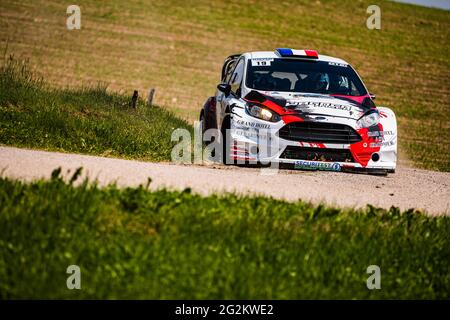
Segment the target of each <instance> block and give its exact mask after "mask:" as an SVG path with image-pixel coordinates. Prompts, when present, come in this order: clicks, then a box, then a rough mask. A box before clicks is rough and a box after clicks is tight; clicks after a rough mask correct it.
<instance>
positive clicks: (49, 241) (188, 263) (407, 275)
mask: <svg viewBox="0 0 450 320" xmlns="http://www.w3.org/2000/svg"><path fill="white" fill-rule="evenodd" d="M52 176H53V178H52V179H51V180H46V181H36V182H33V183H29V184H27V183H23V182H20V181H16V180H10V179H8V178H3V177H2V178H0V203H2V205H1V206H0V298H1V299H17V298H32V299H36V298H40V299H42V298H44V299H53V298H63V299H66V298H74V299H81V298H87V299H94V298H95V299H105V298H108V299H111V298H112V299H354V298H357V299H394V298H395V299H449V298H450V295H449V294H450V273H449V264H448V263H449V257H450V243H449V242H450V241H449V237H448V234H449V232H450V219H449V218H448V217H444V216H442V217H429V216H426V215H424V214H423V213H420V212H414V211H413V210H409V211H406V212H400V211H399V210H398V209H396V208H391V209H390V210H383V209H377V208H373V207H368V208H367V209H365V210H357V211H355V210H341V209H337V208H332V207H326V206H322V205H319V206H312V205H310V204H307V203H305V202H296V203H287V202H283V201H278V200H274V199H271V198H265V197H242V196H236V195H232V194H225V195H221V196H217V195H214V196H208V197H201V196H198V195H195V194H192V193H191V192H190V190H189V189H187V190H185V191H183V192H172V191H167V190H159V191H149V190H147V189H146V187H144V186H140V187H138V188H126V189H119V188H117V187H115V186H114V185H110V186H108V187H105V188H99V187H98V186H97V185H96V184H94V183H89V182H87V181H86V180H85V181H84V182H82V181H79V182H76V183H73V182H70V183H69V182H64V181H63V180H62V179H61V178H60V176H59V173H58V171H55V172H54V174H52ZM72 180H76V177H75V179H72ZM73 264H74V265H78V266H79V267H80V268H81V290H68V289H67V287H66V279H67V277H69V274H67V273H66V269H67V267H68V266H69V265H73ZM370 265H378V266H379V267H380V268H381V289H380V290H368V289H367V287H366V281H367V278H368V277H369V276H370V274H368V273H367V267H368V266H370Z"/></svg>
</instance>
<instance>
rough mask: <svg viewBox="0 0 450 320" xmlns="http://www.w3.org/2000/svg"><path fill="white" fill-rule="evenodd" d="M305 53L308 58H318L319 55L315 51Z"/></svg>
mask: <svg viewBox="0 0 450 320" xmlns="http://www.w3.org/2000/svg"><path fill="white" fill-rule="evenodd" d="M305 53H306V55H307V56H308V57H315V58H319V54H318V53H317V51H316V50H305Z"/></svg>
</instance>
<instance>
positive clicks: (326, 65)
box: [246, 58, 367, 96]
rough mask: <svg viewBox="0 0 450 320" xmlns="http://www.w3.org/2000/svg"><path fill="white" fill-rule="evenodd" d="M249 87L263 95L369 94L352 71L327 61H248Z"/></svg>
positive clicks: (347, 67)
mask: <svg viewBox="0 0 450 320" xmlns="http://www.w3.org/2000/svg"><path fill="white" fill-rule="evenodd" d="M261 61H263V62H262V63H261ZM246 85H247V87H248V88H251V89H255V90H261V91H285V92H299V93H319V94H339V95H348V96H362V95H365V94H367V92H366V89H365V88H364V85H363V84H362V82H361V80H360V79H359V77H358V75H357V74H356V72H355V71H354V70H353V69H352V67H350V66H349V65H345V64H338V63H332V62H325V61H307V60H296V59H279V58H278V59H265V60H257V59H255V60H249V63H248V69H247V79H246Z"/></svg>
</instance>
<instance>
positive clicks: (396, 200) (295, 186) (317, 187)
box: [0, 147, 450, 215]
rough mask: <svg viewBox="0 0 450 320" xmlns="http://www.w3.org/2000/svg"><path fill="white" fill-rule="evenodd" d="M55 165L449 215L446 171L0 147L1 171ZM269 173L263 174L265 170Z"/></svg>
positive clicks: (125, 180)
mask: <svg viewBox="0 0 450 320" xmlns="http://www.w3.org/2000/svg"><path fill="white" fill-rule="evenodd" d="M57 167H61V168H62V169H63V172H67V170H70V172H72V173H73V172H74V171H75V170H76V169H77V168H78V167H83V169H84V170H83V172H84V176H89V177H90V178H93V179H98V182H99V183H100V184H101V185H106V184H109V183H112V182H116V183H117V184H118V185H119V186H137V185H139V184H146V183H147V179H148V178H149V177H150V178H151V179H152V183H151V188H152V189H158V188H162V187H167V188H168V189H173V190H182V189H184V188H187V187H190V188H191V189H192V190H193V191H194V192H196V193H199V194H202V195H207V194H211V193H218V194H222V193H224V192H226V191H228V192H235V193H238V194H253V195H256V194H257V195H266V196H272V197H274V198H278V199H284V200H288V201H295V200H298V199H302V200H305V201H309V202H312V203H326V204H329V205H336V206H339V207H364V206H366V205H367V204H372V205H374V206H378V207H383V208H389V207H391V206H396V207H400V208H401V209H402V210H404V209H409V208H416V209H422V210H425V211H427V212H428V213H429V214H432V215H443V214H444V215H450V173H444V172H434V171H427V170H420V169H414V168H407V167H398V168H397V172H396V173H395V174H390V175H388V176H387V177H379V176H371V175H365V174H351V173H339V172H337V173H335V172H308V171H294V170H280V171H278V173H276V174H270V173H274V172H273V170H272V171H268V170H267V169H266V170H265V171H261V169H254V168H238V167H232V166H221V165H206V166H205V165H176V164H170V163H149V162H141V161H131V160H123V159H113V158H102V157H94V156H86V155H78V154H66V153H56V152H45V151H36V150H27V149H18V148H11V147H0V170H3V173H2V175H3V176H6V177H11V178H17V179H21V180H24V181H31V180H34V179H38V178H49V177H50V174H51V172H52V171H53V170H54V169H55V168H57ZM268 173H269V174H268Z"/></svg>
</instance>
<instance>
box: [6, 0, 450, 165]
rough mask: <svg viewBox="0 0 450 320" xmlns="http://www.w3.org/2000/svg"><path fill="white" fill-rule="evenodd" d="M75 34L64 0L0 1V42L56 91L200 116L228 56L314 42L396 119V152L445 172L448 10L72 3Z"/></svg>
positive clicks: (449, 136) (159, 0)
mask: <svg viewBox="0 0 450 320" xmlns="http://www.w3.org/2000/svg"><path fill="white" fill-rule="evenodd" d="M77 4H78V5H79V6H80V7H81V13H82V18H81V19H82V20H81V23H82V28H81V30H73V31H69V30H67V28H66V18H67V14H66V8H67V5H68V4H67V3H66V2H63V1H44V0H22V1H17V0H4V1H1V2H0V49H2V50H3V49H6V47H7V50H8V53H14V54H16V55H17V56H18V57H19V58H29V59H30V63H31V65H33V66H35V67H36V69H37V70H38V71H39V72H40V73H41V74H42V75H43V76H44V77H45V78H46V79H48V81H49V82H50V83H51V84H52V85H55V86H60V87H61V86H62V87H66V86H80V85H85V84H86V83H92V82H94V83H95V82H96V81H103V82H106V83H108V85H109V87H108V88H109V89H110V90H112V91H117V92H123V93H127V94H128V95H131V93H132V90H134V89H138V90H139V91H140V92H141V93H144V92H145V93H146V92H147V91H148V89H149V88H156V90H157V92H156V96H155V99H156V103H157V104H158V105H161V106H166V107H167V108H170V109H171V110H173V111H175V112H176V113H177V114H179V115H181V116H182V117H184V118H185V119H188V120H190V121H192V120H194V119H197V117H198V113H199V108H200V107H201V105H202V103H203V102H204V100H205V99H206V98H207V97H208V96H209V95H212V94H213V92H214V90H215V86H216V84H217V83H218V81H219V72H220V68H221V64H222V61H223V59H224V58H225V57H226V56H228V55H229V54H232V53H236V52H244V51H252V50H273V49H274V48H276V47H293V48H311V49H317V50H318V51H319V53H323V54H329V55H333V56H338V57H341V58H343V59H345V60H347V61H349V62H350V63H351V64H352V65H354V66H355V68H356V69H357V70H358V72H359V73H360V75H361V76H362V78H363V79H364V81H365V82H366V84H367V86H368V88H369V90H370V91H371V92H374V93H375V94H377V100H376V102H377V103H378V104H380V105H386V106H388V107H391V108H392V109H393V110H394V111H395V112H396V114H397V116H398V121H399V143H400V150H399V152H400V159H401V161H403V162H406V163H410V161H412V162H413V163H415V164H416V165H418V166H421V167H424V168H429V169H435V170H443V171H449V170H450V156H449V155H450V149H449V148H450V147H449V146H450V121H449V120H450V116H449V112H448V107H449V99H450V68H449V67H450V59H449V58H450V56H449V52H450V42H449V39H450V12H449V11H444V10H438V9H430V8H424V7H419V6H412V5H405V4H400V3H395V2H392V1H384V0H380V1H377V3H376V4H378V5H379V6H380V8H381V14H382V16H381V18H382V20H381V21H382V22H381V23H382V24H381V28H382V29H381V30H369V29H367V28H366V19H367V17H368V16H369V14H368V13H367V12H366V9H367V7H368V6H369V5H371V4H373V1H370V0H363V1H353V0H339V1H338V0H329V1H307V0H299V1H277V0H268V1H264V2H260V1H254V0H233V1H227V2H223V1H220V0H196V1H179V0H178V1H177V0H154V1H138V0H132V1H119V0H110V1H95V0H80V1H78V2H77Z"/></svg>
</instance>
